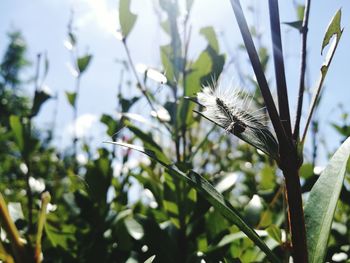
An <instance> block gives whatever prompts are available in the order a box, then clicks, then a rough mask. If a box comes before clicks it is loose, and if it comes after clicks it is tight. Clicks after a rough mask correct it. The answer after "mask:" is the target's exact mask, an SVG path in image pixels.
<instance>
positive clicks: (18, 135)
mask: <svg viewBox="0 0 350 263" xmlns="http://www.w3.org/2000/svg"><path fill="white" fill-rule="evenodd" d="M10 126H11V129H12V131H13V134H14V135H15V139H16V143H17V146H18V148H19V150H20V151H21V152H23V151H24V127H23V125H22V123H21V120H20V118H19V116H14V115H11V116H10Z"/></svg>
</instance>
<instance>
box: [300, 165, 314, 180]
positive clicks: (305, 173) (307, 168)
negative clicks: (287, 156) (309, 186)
mask: <svg viewBox="0 0 350 263" xmlns="http://www.w3.org/2000/svg"><path fill="white" fill-rule="evenodd" d="M299 173H300V176H301V177H302V178H304V179H309V178H310V177H312V176H313V175H314V167H313V165H312V164H311V163H304V164H303V165H302V166H301V167H300V170H299Z"/></svg>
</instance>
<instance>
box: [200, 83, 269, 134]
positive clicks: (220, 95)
mask: <svg viewBox="0 0 350 263" xmlns="http://www.w3.org/2000/svg"><path fill="white" fill-rule="evenodd" d="M197 99H198V102H199V103H200V104H201V105H203V106H204V107H205V112H204V115H205V116H206V117H207V118H209V119H211V120H213V121H215V122H216V123H218V124H219V125H221V126H222V127H223V128H225V130H226V131H228V132H231V133H234V134H237V133H242V132H243V131H244V130H245V129H250V130H253V131H255V132H256V131H258V130H265V129H267V127H266V125H265V124H264V122H265V121H264V120H265V115H264V114H263V113H259V111H261V109H260V110H252V109H251V108H252V107H251V102H252V98H251V97H250V96H249V95H247V94H244V93H243V92H242V91H241V90H239V89H237V88H232V87H230V86H229V87H225V88H224V87H223V85H221V84H220V85H211V86H206V87H204V88H203V89H202V91H201V92H199V93H198V94H197ZM262 120H263V121H262Z"/></svg>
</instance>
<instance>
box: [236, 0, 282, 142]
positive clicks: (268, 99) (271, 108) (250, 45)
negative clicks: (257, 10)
mask: <svg viewBox="0 0 350 263" xmlns="http://www.w3.org/2000/svg"><path fill="white" fill-rule="evenodd" d="M230 2H231V6H232V9H233V11H234V13H235V16H236V20H237V23H238V26H239V29H240V31H241V35H242V38H243V42H244V44H245V47H246V49H247V53H248V56H249V59H250V61H251V65H252V67H253V70H254V73H255V76H256V79H257V82H258V84H259V88H260V91H261V94H262V96H263V98H264V101H265V104H266V109H267V112H268V113H269V116H270V119H271V122H272V125H273V128H274V130H275V132H276V136H277V138H278V142H279V143H280V144H281V145H286V146H287V145H288V147H289V141H288V139H287V137H286V133H285V131H284V128H283V126H282V123H281V119H280V116H279V114H278V112H277V109H276V105H275V103H274V101H273V98H272V94H271V91H270V89H269V86H268V83H267V80H266V77H265V74H264V71H263V69H262V66H261V63H260V60H259V56H258V53H257V51H256V48H255V45H254V42H253V39H252V36H251V34H250V31H249V27H248V24H247V21H246V19H245V16H244V14H243V10H242V7H241V4H240V1H239V0H231V1H230Z"/></svg>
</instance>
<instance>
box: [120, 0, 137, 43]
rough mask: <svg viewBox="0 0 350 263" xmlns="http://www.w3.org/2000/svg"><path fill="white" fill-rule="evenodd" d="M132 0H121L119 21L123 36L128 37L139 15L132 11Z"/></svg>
mask: <svg viewBox="0 0 350 263" xmlns="http://www.w3.org/2000/svg"><path fill="white" fill-rule="evenodd" d="M130 2H131V0H120V1H119V23H120V27H121V31H122V35H123V38H124V39H126V38H127V37H128V35H129V33H130V31H131V30H132V28H133V27H134V25H135V22H136V19H137V15H135V14H133V13H131V11H130Z"/></svg>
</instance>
